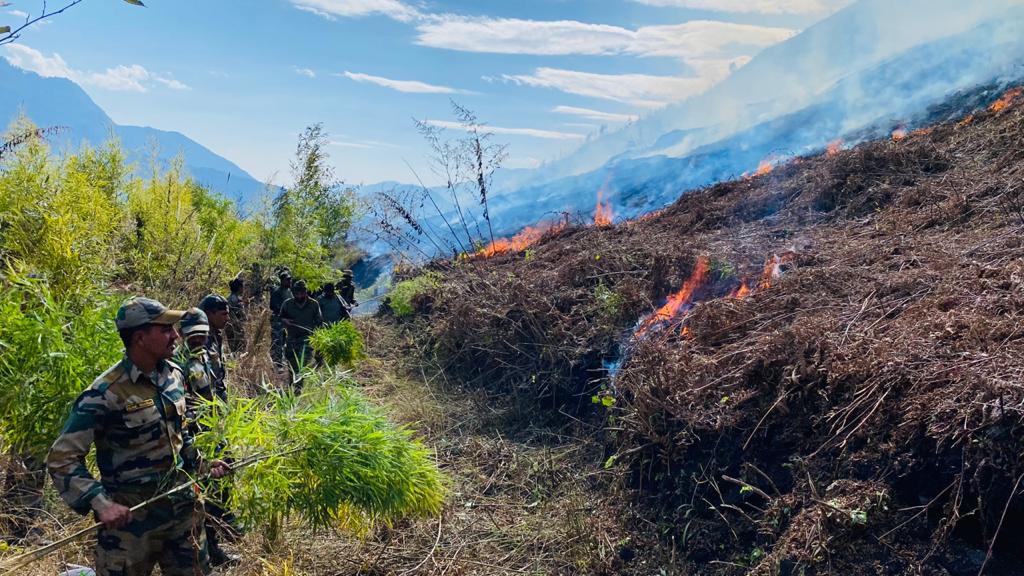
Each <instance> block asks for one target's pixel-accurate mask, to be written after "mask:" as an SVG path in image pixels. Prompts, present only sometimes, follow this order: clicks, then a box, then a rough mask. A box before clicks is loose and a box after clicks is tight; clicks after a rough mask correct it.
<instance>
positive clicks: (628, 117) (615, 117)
mask: <svg viewBox="0 0 1024 576" xmlns="http://www.w3.org/2000/svg"><path fill="white" fill-rule="evenodd" d="M551 111H552V112H554V113H556V114H570V115H572V116H579V117H580V118H586V119H588V120H595V121H597V122H613V123H614V122H632V121H634V120H636V119H637V116H635V115H632V114H615V113H612V112H601V111H600V110H591V109H590V108H577V107H575V106H555V107H554V108H553V109H552V110H551Z"/></svg>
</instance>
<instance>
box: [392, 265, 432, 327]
mask: <svg viewBox="0 0 1024 576" xmlns="http://www.w3.org/2000/svg"><path fill="white" fill-rule="evenodd" d="M440 285H441V275H440V274H438V273H436V272H427V273H426V274H423V275H422V276H417V277H415V278H412V279H410V280H403V281H401V282H399V283H398V284H395V286H394V288H392V289H391V292H390V293H389V294H388V297H389V298H390V299H391V311H392V313H394V315H395V316H396V317H398V318H402V317H405V316H412V314H413V312H415V311H416V309H415V307H414V306H413V299H415V298H416V297H417V296H420V295H423V294H426V293H428V292H430V291H431V290H433V289H435V288H437V287H438V286H440Z"/></svg>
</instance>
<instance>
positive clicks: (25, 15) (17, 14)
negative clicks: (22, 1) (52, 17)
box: [7, 10, 28, 18]
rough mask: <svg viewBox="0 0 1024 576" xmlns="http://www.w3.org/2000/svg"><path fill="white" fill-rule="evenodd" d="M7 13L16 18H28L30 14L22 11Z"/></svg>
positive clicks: (9, 11)
mask: <svg viewBox="0 0 1024 576" xmlns="http://www.w3.org/2000/svg"><path fill="white" fill-rule="evenodd" d="M7 13H8V14H10V15H11V16H14V17H15V18H28V12H22V11H21V10H8V11H7Z"/></svg>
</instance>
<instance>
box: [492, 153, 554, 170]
mask: <svg viewBox="0 0 1024 576" xmlns="http://www.w3.org/2000/svg"><path fill="white" fill-rule="evenodd" d="M543 163H544V162H543V161H542V160H541V159H540V158H534V157H532V156H522V157H516V156H513V157H511V158H507V159H506V160H505V161H504V162H503V163H502V166H503V167H504V168H512V169H516V168H526V169H530V170H532V169H534V168H538V167H540V165H541V164H543Z"/></svg>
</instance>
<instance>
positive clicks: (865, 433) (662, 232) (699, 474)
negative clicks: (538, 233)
mask: <svg viewBox="0 0 1024 576" xmlns="http://www.w3.org/2000/svg"><path fill="white" fill-rule="evenodd" d="M1022 230H1024V114H1022V111H1021V109H1020V108H1019V107H1013V106H1011V107H1008V108H1004V109H1001V110H992V109H989V110H984V111H980V112H978V113H976V114H974V115H972V116H970V117H968V118H966V119H964V120H963V121H959V122H952V123H948V124H942V125H938V126H934V127H931V128H929V129H927V130H922V131H917V132H913V133H911V134H910V135H909V136H907V137H906V138H902V137H901V138H900V139H898V140H896V139H894V140H884V141H876V142H870V143H866V144H862V145H860V146H857V147H856V148H853V149H851V150H846V151H841V152H838V153H834V152H830V153H828V154H822V155H820V156H817V157H811V158H801V159H797V160H794V161H792V162H790V163H788V164H786V165H785V166H780V167H778V168H776V169H775V171H774V172H772V173H770V174H768V175H764V176H759V177H755V178H749V179H742V180H738V181H734V182H729V183H724V184H720V185H716V186H713V187H710V188H707V189H704V190H699V191H694V192H690V193H687V194H686V195H684V196H682V197H681V198H680V200H679V201H678V202H676V203H675V204H674V205H672V206H670V207H669V208H667V209H666V210H664V211H662V212H661V213H658V214H656V215H653V216H651V217H647V218H643V219H640V220H638V221H634V222H627V223H622V224H619V225H617V226H614V227H583V228H573V229H569V230H562V231H557V232H554V233H553V234H550V235H549V236H548V237H546V238H544V239H542V240H541V241H540V242H538V243H537V244H535V245H534V246H532V247H531V248H529V249H527V250H526V251H525V252H518V253H512V254H505V255H499V256H495V257H492V258H487V259H475V260H470V261H469V262H465V261H464V262H461V263H458V264H448V263H436V264H435V265H434V266H435V267H436V269H437V270H438V271H439V272H440V273H441V275H442V278H443V280H442V281H441V282H440V283H439V285H438V286H437V288H436V289H433V290H430V291H429V292H427V293H425V294H423V295H421V296H420V297H418V298H417V300H416V304H417V309H418V311H419V313H420V314H419V315H418V316H417V317H416V318H414V319H413V320H411V321H406V322H408V323H409V326H410V327H413V330H412V331H411V333H413V334H415V339H416V341H417V343H418V344H419V345H420V347H421V350H422V351H423V352H424V354H425V355H426V356H427V357H428V358H429V359H430V360H431V361H432V362H433V363H435V364H436V367H437V368H440V369H444V370H445V371H446V372H447V373H448V374H449V375H455V376H456V377H457V378H458V379H459V380H461V381H462V382H463V383H466V384H468V385H470V386H479V387H486V388H488V389H491V390H496V391H502V392H511V393H514V394H516V395H517V396H519V397H522V398H526V399H529V400H530V401H531V402H532V401H534V400H535V399H539V400H540V403H541V404H542V405H551V406H553V407H554V408H556V409H557V411H556V412H555V413H558V412H561V413H564V414H571V415H573V416H574V417H577V416H581V415H582V416H590V417H592V418H605V419H606V421H607V422H610V423H611V424H610V425H609V426H608V427H607V430H606V434H605V435H604V438H605V440H606V441H607V442H608V454H610V455H612V456H613V458H611V459H610V460H609V461H608V462H607V463H608V464H610V465H611V464H614V465H616V466H618V467H619V468H620V469H621V470H622V471H623V478H624V480H625V481H627V482H629V483H630V485H631V486H633V487H634V488H636V489H637V494H638V495H639V497H640V498H641V499H647V500H648V501H649V502H650V503H651V504H652V510H653V511H654V515H655V516H656V517H657V518H659V519H660V522H661V526H662V529H661V530H660V537H661V538H662V541H663V542H665V543H666V544H670V545H672V546H673V547H674V548H678V549H680V550H681V552H680V556H681V557H685V558H686V562H690V563H692V565H693V566H698V567H699V568H698V571H699V573H722V574H731V573H746V572H748V571H751V570H753V571H754V573H757V574H815V573H819V574H820V573H837V574H840V573H841V574H880V573H891V574H901V573H908V572H913V571H915V570H920V573H926V574H978V573H979V572H980V571H982V570H983V569H984V571H985V573H989V574H998V573H1007V574H1009V573H1013V570H1014V568H1013V566H1014V565H1015V563H1019V562H1020V560H1021V558H1020V551H1019V549H1018V548H1015V547H1014V543H1015V542H1016V540H1017V539H1018V538H1019V533H1020V530H1021V529H1024V499H1021V498H1018V497H1016V495H1019V494H1020V491H1021V488H1022V486H1024V482H1022V478H1024V462H1022V461H1021V446H1022V444H1021V436H1022V433H1024V238H1022V236H1021V232H1022ZM784 252H785V253H793V254H795V255H794V256H793V258H792V262H790V263H789V264H788V266H786V267H785V270H784V272H783V274H782V275H781V277H780V278H777V279H773V281H772V282H770V283H764V284H763V285H762V286H761V287H760V288H758V287H757V286H756V282H757V280H756V279H757V278H758V277H759V275H760V274H761V269H762V267H763V266H764V263H765V261H766V260H767V259H769V258H770V257H772V255H773V254H781V253H784ZM700 259H703V260H704V262H706V263H709V267H710V272H708V276H709V279H708V280H707V281H706V282H705V285H704V288H703V289H702V291H698V293H697V294H696V295H695V297H694V303H695V305H694V306H693V308H692V310H690V311H689V313H688V314H687V315H685V316H682V315H677V316H674V317H673V318H672V320H671V321H670V322H662V323H661V325H662V329H659V330H652V331H651V332H650V333H645V334H643V336H642V337H634V336H632V335H631V334H632V333H633V332H634V330H635V327H636V325H637V322H638V319H642V318H643V317H644V315H645V314H648V313H650V312H651V311H653V310H655V309H656V308H657V307H658V306H659V305H661V304H662V303H663V302H664V299H665V298H666V296H668V295H670V294H671V293H672V291H674V290H676V289H678V288H679V286H681V285H683V284H684V282H685V281H686V280H687V278H690V277H691V276H692V275H693V274H694V271H695V269H696V268H697V267H698V261H699V260H700ZM744 279H754V280H753V281H754V282H755V285H754V290H753V293H752V294H751V295H750V296H747V297H742V298H741V297H735V295H736V287H737V286H738V285H739V283H740V282H741V281H742V280H744ZM768 284H770V286H769V285H768ZM616 361H617V362H620V363H621V369H619V370H618V372H617V373H616V375H615V377H614V379H612V378H611V377H610V374H609V371H608V370H607V367H608V366H609V365H610V364H612V363H614V362H616ZM595 394H597V395H600V396H601V397H610V398H614V399H615V402H614V404H613V405H612V406H611V407H608V408H605V407H604V404H600V403H598V404H592V403H591V402H592V395H595ZM610 403H611V402H608V403H605V404H610ZM538 413H539V411H531V412H530V415H531V417H533V416H535V415H537V414H538ZM597 464H598V463H595V465H597Z"/></svg>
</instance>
